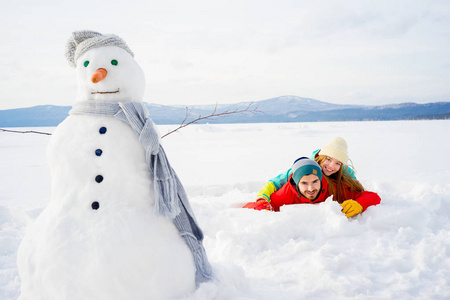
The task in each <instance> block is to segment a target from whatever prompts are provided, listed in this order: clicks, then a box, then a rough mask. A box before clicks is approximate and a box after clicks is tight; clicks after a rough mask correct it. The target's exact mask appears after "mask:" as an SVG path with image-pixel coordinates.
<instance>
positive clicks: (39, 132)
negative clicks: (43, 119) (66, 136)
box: [0, 128, 52, 135]
mask: <svg viewBox="0 0 450 300" xmlns="http://www.w3.org/2000/svg"><path fill="white" fill-rule="evenodd" d="M0 131H4V132H13V133H37V134H45V135H52V134H51V133H49V132H41V131H34V130H27V131H18V130H7V129H2V128H0Z"/></svg>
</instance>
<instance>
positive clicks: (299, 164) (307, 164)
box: [291, 157, 322, 184]
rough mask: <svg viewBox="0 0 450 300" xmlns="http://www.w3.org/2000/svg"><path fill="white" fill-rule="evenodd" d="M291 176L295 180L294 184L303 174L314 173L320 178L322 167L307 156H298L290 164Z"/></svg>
mask: <svg viewBox="0 0 450 300" xmlns="http://www.w3.org/2000/svg"><path fill="white" fill-rule="evenodd" d="M291 170H292V178H293V179H294V181H295V184H298V182H299V181H300V179H302V177H303V176H305V175H311V174H312V175H316V176H317V177H319V179H320V180H322V169H321V168H320V166H319V164H318V163H316V162H315V161H314V160H312V159H310V158H307V157H300V158H299V159H297V160H296V161H295V162H294V164H293V165H292V168H291Z"/></svg>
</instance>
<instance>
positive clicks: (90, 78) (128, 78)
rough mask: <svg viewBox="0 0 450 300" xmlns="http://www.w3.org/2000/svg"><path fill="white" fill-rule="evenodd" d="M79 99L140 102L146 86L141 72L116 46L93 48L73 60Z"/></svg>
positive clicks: (131, 58) (135, 63) (132, 59)
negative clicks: (74, 61)
mask: <svg viewBox="0 0 450 300" xmlns="http://www.w3.org/2000/svg"><path fill="white" fill-rule="evenodd" d="M76 69H77V79H78V95H77V100H78V101H89V100H93V101H107V102H131V101H133V102H139V101H142V100H143V96H144V90H145V78H144V72H143V71H142V69H141V67H140V66H139V65H138V64H137V62H136V61H135V60H134V58H133V57H132V56H131V55H130V54H129V53H128V52H127V51H125V50H124V49H122V48H120V47H117V46H104V47H99V48H93V49H91V50H89V51H87V52H86V53H84V54H82V55H81V56H80V57H79V58H78V59H77V61H76Z"/></svg>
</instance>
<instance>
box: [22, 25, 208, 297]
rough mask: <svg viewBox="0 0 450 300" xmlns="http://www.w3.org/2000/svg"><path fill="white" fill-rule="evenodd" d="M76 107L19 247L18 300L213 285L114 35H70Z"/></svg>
mask: <svg viewBox="0 0 450 300" xmlns="http://www.w3.org/2000/svg"><path fill="white" fill-rule="evenodd" d="M66 58H67V59H68V61H69V64H70V65H71V66H72V67H75V68H76V71H77V79H78V94H77V101H76V103H75V104H74V106H73V108H72V111H71V112H70V115H69V116H68V117H67V118H66V119H65V120H64V121H63V122H62V123H61V124H60V125H59V126H58V127H57V128H56V129H55V131H54V134H53V136H52V138H51V141H50V143H49V146H48V160H49V166H50V171H51V177H52V191H51V199H50V201H49V203H48V205H47V207H46V208H45V209H44V210H43V211H42V213H41V214H40V215H39V216H38V217H37V218H36V220H35V222H34V223H33V224H32V225H30V227H29V228H28V230H27V232H26V234H25V236H24V238H23V241H22V243H21V245H20V248H19V251H18V258H17V263H18V270H19V275H20V278H21V295H20V297H19V299H20V300H27V299H33V300H39V299H42V300H49V299H58V300H62V299H68V300H79V299H96V300H97V299H134V300H135V299H177V298H180V297H183V296H185V295H187V294H189V293H191V292H193V291H194V290H195V288H196V285H197V286H198V285H199V284H200V283H201V282H205V281H208V280H209V279H211V268H210V265H209V263H208V260H207V258H206V254H205V251H204V248H203V246H202V239H203V235H202V232H201V230H200V228H199V227H198V225H197V223H196V220H195V217H194V215H193V212H192V209H191V207H190V205H189V202H188V201H187V196H186V194H185V192H184V189H183V187H182V185H181V183H180V181H179V179H178V177H177V176H176V174H175V172H174V171H173V169H172V168H171V167H170V164H169V163H168V160H167V158H166V156H165V153H164V150H163V148H162V147H161V145H160V143H159V136H158V134H157V132H156V129H155V126H154V124H153V122H152V121H151V120H150V119H148V112H147V111H146V108H145V106H144V105H143V103H142V99H143V94H144V88H145V80H144V74H143V71H142V69H141V68H140V67H139V65H138V64H137V63H136V61H135V60H134V55H133V52H132V51H131V50H130V49H129V47H128V46H127V45H126V43H125V42H124V41H123V40H122V39H121V38H119V37H118V36H116V35H111V34H110V35H103V34H100V33H98V32H93V31H76V32H73V33H72V35H71V38H70V39H69V42H68V44H67V50H66Z"/></svg>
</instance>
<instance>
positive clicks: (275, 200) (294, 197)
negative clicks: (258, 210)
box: [270, 175, 329, 211]
mask: <svg viewBox="0 0 450 300" xmlns="http://www.w3.org/2000/svg"><path fill="white" fill-rule="evenodd" d="M291 178H292V175H291V176H289V180H288V182H287V183H286V184H284V185H283V186H282V187H281V188H280V189H279V190H277V191H276V192H274V193H273V194H272V195H270V205H272V210H274V211H280V207H281V206H283V205H289V204H300V203H309V204H311V203H320V202H324V201H325V200H326V199H327V198H328V197H329V195H328V184H327V180H326V179H325V177H324V176H322V185H321V189H320V191H319V195H318V196H317V198H316V200H309V199H307V198H305V197H304V196H303V195H302V194H300V193H299V192H298V190H297V188H296V187H295V186H294V185H293V184H292V183H291Z"/></svg>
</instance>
